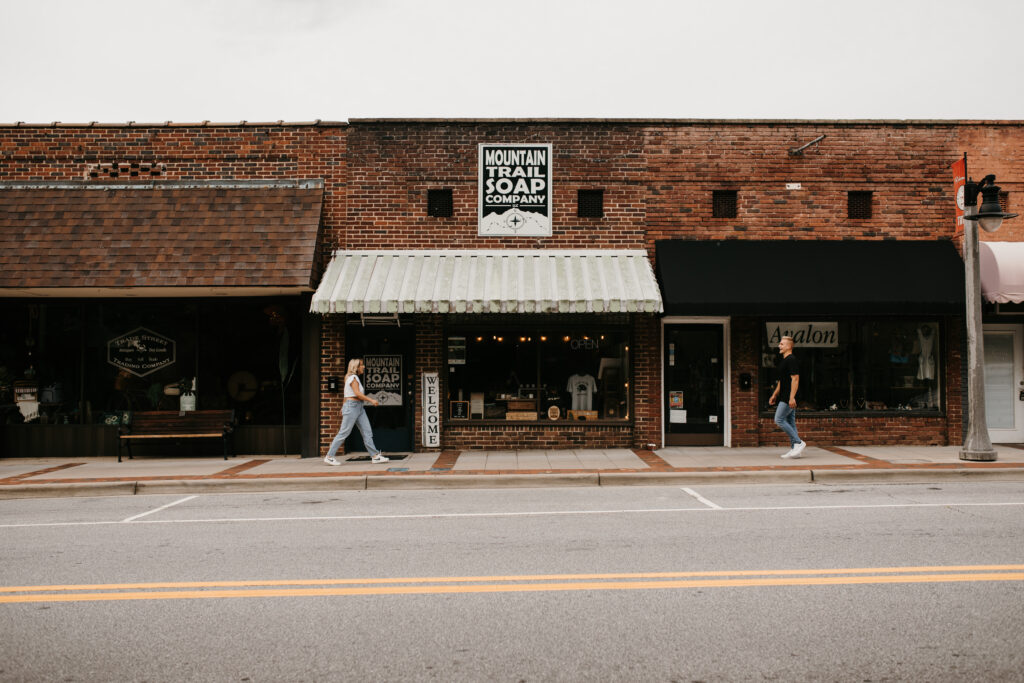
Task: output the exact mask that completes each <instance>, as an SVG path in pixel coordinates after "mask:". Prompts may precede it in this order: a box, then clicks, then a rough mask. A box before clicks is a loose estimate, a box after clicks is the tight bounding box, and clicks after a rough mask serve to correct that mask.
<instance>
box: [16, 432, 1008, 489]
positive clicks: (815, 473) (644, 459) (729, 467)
mask: <svg viewBox="0 0 1024 683" xmlns="http://www.w3.org/2000/svg"><path fill="white" fill-rule="evenodd" d="M996 448H997V450H998V451H999V459H998V460H997V461H996V462H986V463H972V462H964V461H962V460H960V459H959V457H958V456H959V452H960V447H959V446H842V447H839V446H829V447H822V448H816V447H814V446H809V447H808V448H807V450H806V451H804V457H803V458H801V459H799V460H782V459H780V458H779V454H780V451H781V450H782V449H780V448H778V447H761V448H720V447H715V448H713V447H672V448H664V449H660V450H656V451H644V450H629V449H604V450H601V449H585V450H550V451H541V450H537V451H442V452H440V453H394V454H389V455H391V457H392V461H391V462H388V463H382V464H380V465H374V464H371V463H370V462H369V459H368V458H367V457H366V456H365V455H364V454H360V453H354V454H350V455H349V457H350V458H354V459H353V460H349V461H346V462H344V463H342V465H340V466H338V467H329V466H327V465H325V464H324V463H323V461H322V460H320V459H319V458H299V457H296V456H239V457H236V458H232V459H230V460H227V461H225V460H223V459H221V458H208V457H197V458H137V459H135V460H125V461H124V462H121V463H119V462H117V460H116V458H77V459H76V458H18V459H0V498H27V497H61V496H99V495H135V494H154V493H197V492H206V493H214V492H216V493H228V492H242V491H275V490H276V491H301V490H340V489H403V488H405V489H408V488H504V487H542V486H629V485H644V484H660V485H686V484H693V483H702V484H710V483H722V484H724V483H811V482H817V483H829V484H830V483H843V482H861V483H868V482H873V483H898V482H938V481H943V480H948V479H949V478H950V477H954V478H958V479H963V478H965V477H967V478H970V479H980V478H984V479H1000V480H1007V481H1024V447H1021V446H1020V445H1012V446H1011V445H1000V446H997V447H996Z"/></svg>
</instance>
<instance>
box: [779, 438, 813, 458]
mask: <svg viewBox="0 0 1024 683" xmlns="http://www.w3.org/2000/svg"><path fill="white" fill-rule="evenodd" d="M805 448H807V443H806V442H804V441H801V442H800V443H798V444H797V445H795V446H793V450H791V451H790V452H789V453H786V454H785V455H783V456H782V457H783V458H788V459H790V460H795V459H797V458H800V457H802V456H801V453H803V452H804V449H805Z"/></svg>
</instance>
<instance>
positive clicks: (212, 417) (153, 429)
mask: <svg viewBox="0 0 1024 683" xmlns="http://www.w3.org/2000/svg"><path fill="white" fill-rule="evenodd" d="M234 429H235V411H234V410H191V411H189V412H185V413H179V412H178V411H176V410H152V411H142V412H136V413H132V416H131V421H130V422H129V423H128V424H125V425H121V427H120V428H119V429H118V434H119V436H120V438H119V439H118V444H117V461H118V462H121V446H122V445H124V446H127V448H128V457H129V458H131V457H132V442H133V441H135V440H137V439H138V440H141V439H221V440H223V442H224V459H225V460H227V459H228V452H229V451H230V450H231V434H232V432H233V431H234ZM231 457H234V454H233V453H232V454H231Z"/></svg>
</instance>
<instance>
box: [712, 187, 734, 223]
mask: <svg viewBox="0 0 1024 683" xmlns="http://www.w3.org/2000/svg"><path fill="white" fill-rule="evenodd" d="M738 194H739V193H738V192H737V191H736V190H713V191H712V192H711V216H712V217H713V218H736V197H737V195H738Z"/></svg>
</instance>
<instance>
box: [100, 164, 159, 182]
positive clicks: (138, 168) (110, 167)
mask: <svg viewBox="0 0 1024 683" xmlns="http://www.w3.org/2000/svg"><path fill="white" fill-rule="evenodd" d="M166 170H167V167H166V166H165V165H164V164H157V163H153V162H144V161H138V162H119V163H110V164H93V165H92V166H89V167H88V168H87V169H86V171H85V177H86V179H87V180H107V179H111V178H117V179H118V180H125V179H128V180H131V179H132V178H159V177H161V176H163V175H164V172H165V171H166Z"/></svg>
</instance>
